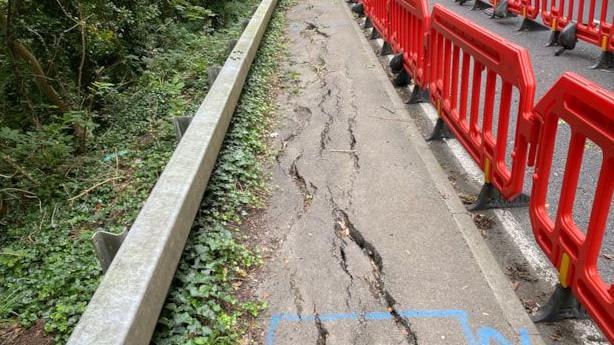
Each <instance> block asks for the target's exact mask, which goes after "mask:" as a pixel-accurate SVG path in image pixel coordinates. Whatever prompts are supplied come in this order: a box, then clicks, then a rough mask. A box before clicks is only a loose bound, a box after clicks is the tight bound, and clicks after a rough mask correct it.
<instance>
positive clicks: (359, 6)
mask: <svg viewBox="0 0 614 345" xmlns="http://www.w3.org/2000/svg"><path fill="white" fill-rule="evenodd" d="M352 12H354V13H356V14H357V15H358V16H359V17H363V16H364V15H365V6H364V5H363V4H356V5H354V6H352Z"/></svg>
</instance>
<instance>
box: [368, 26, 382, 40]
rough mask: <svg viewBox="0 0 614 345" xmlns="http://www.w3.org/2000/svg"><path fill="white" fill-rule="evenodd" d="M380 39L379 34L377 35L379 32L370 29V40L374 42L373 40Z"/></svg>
mask: <svg viewBox="0 0 614 345" xmlns="http://www.w3.org/2000/svg"><path fill="white" fill-rule="evenodd" d="M380 37H381V36H380V34H379V31H377V29H375V28H373V29H371V36H370V39H372V40H375V39H378V38H380Z"/></svg>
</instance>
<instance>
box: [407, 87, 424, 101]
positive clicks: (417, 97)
mask: <svg viewBox="0 0 614 345" xmlns="http://www.w3.org/2000/svg"><path fill="white" fill-rule="evenodd" d="M429 98H430V95H429V89H428V88H426V89H423V88H421V87H419V86H418V85H414V89H413V90H412V92H411V95H410V96H409V99H408V100H407V102H405V103H406V104H418V103H424V102H426V101H428V99H429Z"/></svg>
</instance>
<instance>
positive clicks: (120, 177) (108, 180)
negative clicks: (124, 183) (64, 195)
mask: <svg viewBox="0 0 614 345" xmlns="http://www.w3.org/2000/svg"><path fill="white" fill-rule="evenodd" d="M123 178H124V177H123V176H118V177H111V178H108V179H106V180H104V181H102V182H99V183H96V184H95V185H93V186H92V187H90V188H88V189H86V190H84V191H83V192H81V193H79V195H76V196H73V197H72V198H70V199H68V201H73V200H76V199H79V198H80V197H82V196H84V195H86V194H89V193H90V192H91V191H93V190H94V189H96V188H98V187H100V186H102V185H104V184H106V183H109V182H111V181H115V180H119V179H123Z"/></svg>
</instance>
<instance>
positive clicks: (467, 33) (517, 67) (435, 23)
mask: <svg viewBox="0 0 614 345" xmlns="http://www.w3.org/2000/svg"><path fill="white" fill-rule="evenodd" d="M429 35H430V37H429V49H430V56H429V58H430V79H429V80H430V92H431V100H432V102H433V104H434V105H435V106H436V107H437V109H438V112H439V114H440V116H441V117H442V118H443V120H444V122H445V123H446V124H447V125H448V126H449V127H450V129H451V130H452V132H453V133H454V135H455V136H456V138H457V139H458V140H459V141H460V142H461V143H462V144H463V146H464V147H465V149H466V150H467V151H468V152H469V154H470V155H471V156H472V157H473V159H474V160H475V161H476V162H477V163H478V164H479V165H480V166H481V167H483V169H484V173H485V180H486V182H487V183H492V184H494V186H495V187H496V188H497V189H498V190H499V191H500V192H501V194H502V195H503V197H504V198H506V199H511V198H514V197H515V196H517V195H519V194H520V193H521V192H522V186H523V180H524V174H525V167H526V165H527V155H528V154H529V152H528V151H529V150H528V149H529V146H530V145H531V144H533V145H531V153H530V154H529V156H531V157H530V159H529V162H530V163H532V160H533V159H534V152H535V143H536V141H537V128H536V126H535V123H534V122H533V115H532V107H533V99H534V95H535V77H534V74H533V68H532V65H531V60H530V58H529V54H528V52H527V51H526V50H525V49H524V48H521V47H519V46H517V45H515V44H513V43H511V42H508V41H506V40H505V39H503V38H501V37H499V36H496V35H495V34H493V33H490V32H488V31H486V30H484V29H483V28H481V27H480V26H477V25H476V24H473V23H472V22H470V21H468V20H466V19H464V18H462V17H460V16H458V15H456V14H454V13H453V12H451V11H449V10H447V9H445V8H444V7H442V6H439V5H435V8H434V10H433V14H432V15H431V31H430V34H429ZM461 57H462V63H461ZM470 67H473V73H472V75H469V74H470ZM483 71H485V72H486V85H485V92H484V93H483V92H482V72H483ZM459 72H461V73H460V74H461V75H460V79H459ZM470 79H471V83H470ZM497 79H500V80H501V84H502V86H501V90H500V93H499V95H500V105H499V112H498V126H497V127H498V128H497V133H498V134H497V135H496V139H495V137H494V135H493V128H492V124H493V108H494V100H495V92H496V84H497ZM459 82H460V87H459ZM513 88H516V89H517V90H518V94H519V100H518V102H519V103H518V113H517V124H516V129H515V141H514V147H513V152H512V164H511V171H510V169H508V167H507V165H506V159H505V156H506V149H507V139H508V128H509V122H510V113H511V101H512V92H513ZM459 89H460V94H459ZM469 95H471V104H470V114H469V121H467V100H468V99H469ZM459 96H460V101H461V102H460V106H459V105H458V103H459ZM480 99H483V100H484V104H483V107H480ZM481 108H482V109H481ZM480 118H482V126H481V128H480V127H479V125H478V121H479V119H480Z"/></svg>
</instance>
